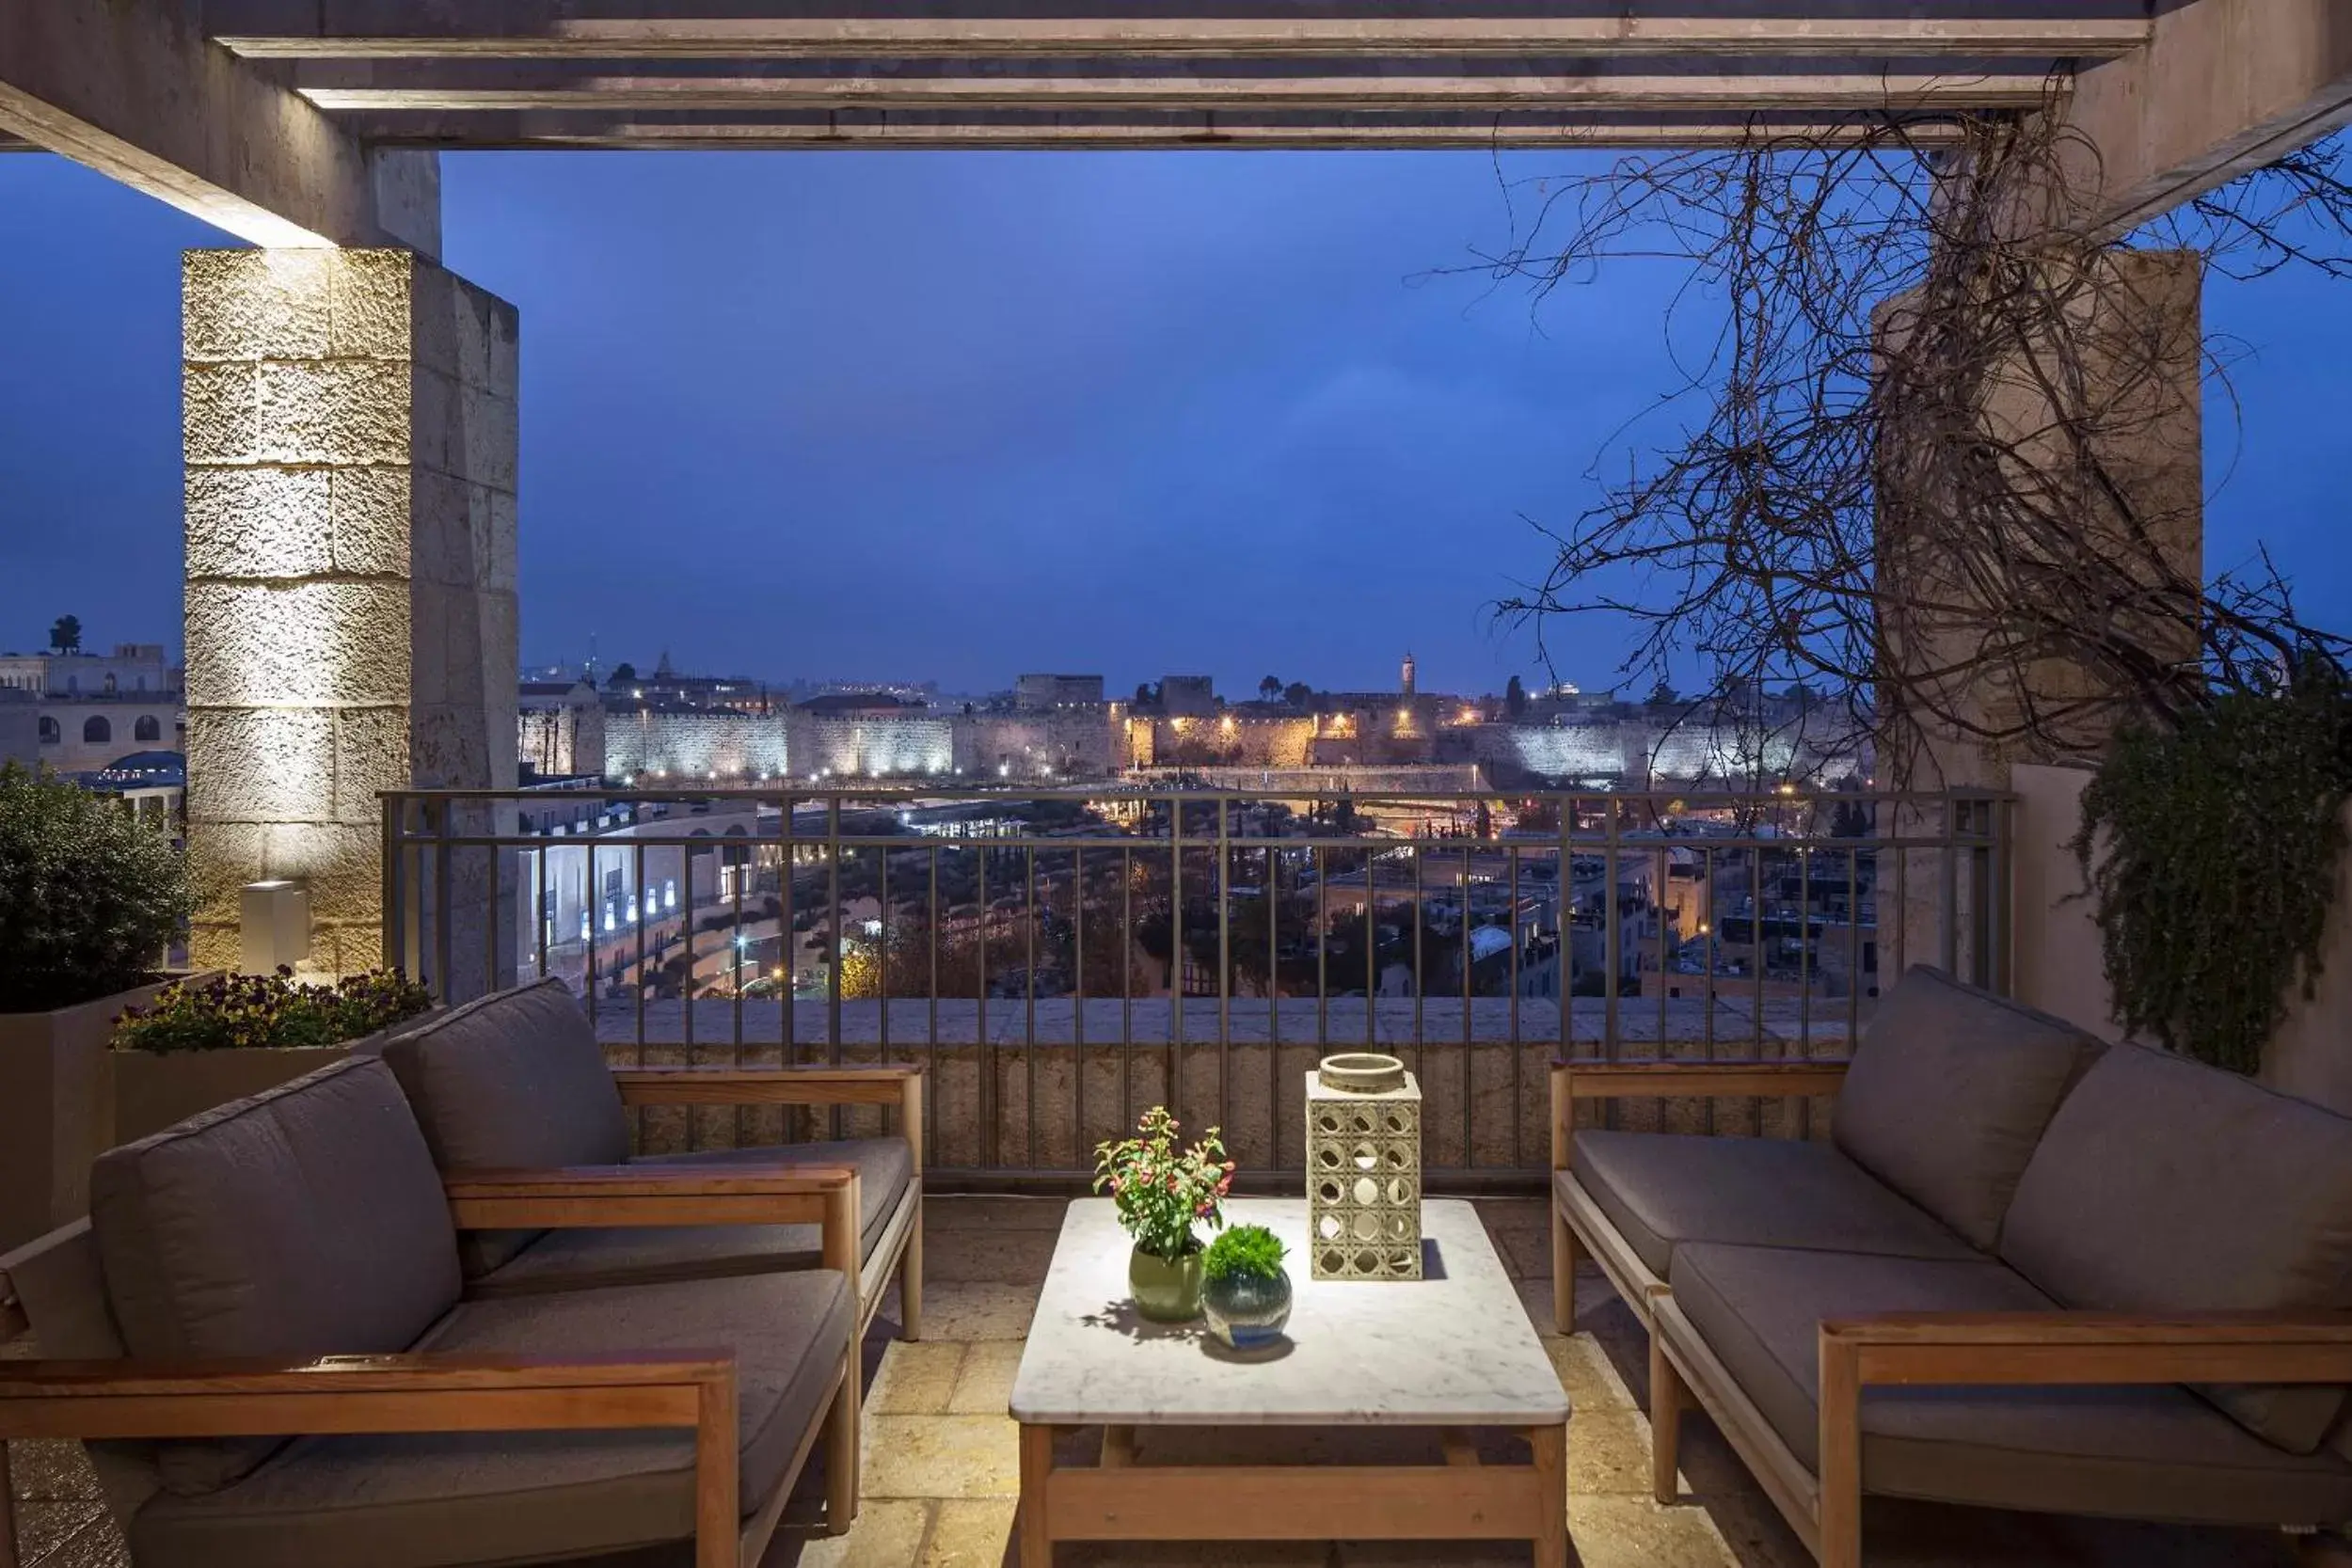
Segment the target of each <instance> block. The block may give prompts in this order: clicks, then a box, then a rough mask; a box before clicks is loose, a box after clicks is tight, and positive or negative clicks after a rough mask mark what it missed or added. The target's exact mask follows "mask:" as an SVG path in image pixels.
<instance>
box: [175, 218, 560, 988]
mask: <svg viewBox="0 0 2352 1568" xmlns="http://www.w3.org/2000/svg"><path fill="white" fill-rule="evenodd" d="M182 306H183V332H184V339H185V342H184V353H185V362H184V365H183V394H184V398H183V403H184V405H183V421H184V436H185V444H186V453H187V495H186V500H187V605H186V612H187V702H188V737H187V750H188V849H189V859H190V863H191V869H192V871H193V874H194V879H195V881H196V886H197V892H198V909H197V913H196V920H195V926H194V930H193V933H192V939H191V942H190V955H191V958H193V960H194V961H195V962H196V963H198V964H199V965H215V966H222V967H233V965H234V963H235V961H236V957H237V928H236V922H237V890H238V889H239V888H240V887H241V886H242V885H243V884H245V883H246V882H249V881H253V880H256V879H262V878H265V877H284V878H294V879H300V880H302V881H304V882H305V883H307V884H308V885H309V887H310V910H311V915H312V920H313V923H314V937H313V942H312V945H311V962H310V967H311V968H314V969H315V970H317V971H318V972H319V973H321V974H344V973H349V972H352V971H355V970H359V969H364V968H367V967H369V966H371V965H373V964H375V963H378V962H381V961H382V960H383V956H384V955H383V944H382V941H381V930H380V926H381V918H382V910H383V903H382V881H381V878H382V873H383V865H382V812H381V807H380V805H379V802H378V800H377V792H378V791H379V790H386V789H395V788H403V787H408V786H411V785H415V786H447V787H476V788H484V787H489V788H512V787H513V785H514V784H515V771H516V706H515V705H516V666H517V642H516V602H515V561H516V543H515V523H516V510H515V490H516V403H515V399H516V312H515V309H514V307H513V306H511V305H508V304H506V303H505V302H504V301H502V300H500V299H498V298H496V297H494V296H492V295H490V294H488V293H484V292H483V291H482V290H480V289H477V288H475V287H474V286H473V285H471V284H469V283H468V282H466V281H465V280H464V279H462V278H460V277H455V276H453V275H452V274H451V273H448V272H446V271H444V270H442V269H441V268H439V267H437V266H436V265H434V264H433V263H431V262H430V261H423V260H421V259H419V258H418V257H416V256H414V255H411V254H410V253H408V252H406V251H399V250H195V251H190V252H188V253H187V256H186V258H185V260H184V265H183V272H182ZM509 888H510V890H511V883H510V884H509ZM454 902H455V901H454V899H453V907H454ZM487 912H488V911H487V910H486V907H485V910H484V911H480V912H478V913H477V914H476V915H475V916H474V918H473V921H472V923H471V924H472V932H473V935H472V938H471V940H472V942H474V943H475V944H476V951H477V952H478V951H479V943H480V942H481V935H480V933H481V928H482V927H481V926H480V923H479V922H480V920H481V918H483V916H484V915H486V914H487ZM461 924H462V923H461ZM477 967H478V959H477Z"/></svg>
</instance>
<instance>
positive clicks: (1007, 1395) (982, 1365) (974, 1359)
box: [947, 1339, 1022, 1416]
mask: <svg viewBox="0 0 2352 1568" xmlns="http://www.w3.org/2000/svg"><path fill="white" fill-rule="evenodd" d="M1021 1351H1022V1341H1021V1340H1019V1339H981V1340H978V1341H976V1342H975V1343H974V1344H972V1345H971V1346H969V1347H968V1348H967V1349H966V1351H965V1352H964V1357H963V1367H962V1370H961V1371H959V1372H958V1373H957V1374H956V1388H955V1393H954V1395H953V1397H951V1398H950V1399H949V1400H948V1402H947V1408H948V1410H950V1411H951V1412H953V1413H954V1414H956V1415H959V1416H1002V1415H1003V1414H1005V1411H1006V1409H1007V1407H1008V1406H1009V1405H1010V1404H1011V1402H1012V1380H1013V1374H1014V1373H1015V1372H1017V1371H1018V1370H1020V1367H1021Z"/></svg>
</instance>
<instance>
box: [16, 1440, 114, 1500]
mask: <svg viewBox="0 0 2352 1568" xmlns="http://www.w3.org/2000/svg"><path fill="white" fill-rule="evenodd" d="M8 1471H9V1478H10V1481H11V1482H12V1483H13V1484H12V1489H13V1490H14V1491H15V1493H16V1495H17V1496H18V1497H24V1498H28V1499H31V1500H34V1501H39V1502H61V1501H65V1500H67V1499H69V1498H76V1497H86V1498H91V1499H96V1498H98V1497H99V1496H100V1493H99V1490H98V1472H97V1471H95V1470H93V1469H91V1468H90V1464H89V1460H88V1458H87V1456H86V1455H85V1454H84V1453H83V1451H82V1445H81V1444H79V1443H72V1442H67V1441H64V1440H62V1439H59V1438H55V1437H42V1438H32V1439H22V1440H19V1441H17V1442H14V1443H10V1444H9V1445H8Z"/></svg>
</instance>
